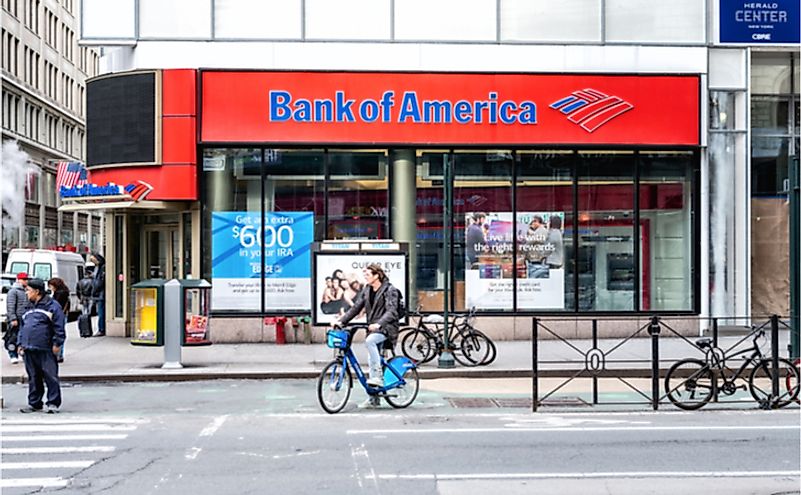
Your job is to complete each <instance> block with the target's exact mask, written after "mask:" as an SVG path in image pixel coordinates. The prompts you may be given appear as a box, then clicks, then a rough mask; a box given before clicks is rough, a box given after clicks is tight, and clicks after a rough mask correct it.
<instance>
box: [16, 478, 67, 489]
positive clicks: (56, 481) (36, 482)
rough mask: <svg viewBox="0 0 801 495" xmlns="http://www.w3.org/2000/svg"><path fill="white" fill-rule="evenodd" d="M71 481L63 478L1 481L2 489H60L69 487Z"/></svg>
mask: <svg viewBox="0 0 801 495" xmlns="http://www.w3.org/2000/svg"><path fill="white" fill-rule="evenodd" d="M67 483H69V480H65V479H63V478H15V479H7V478H4V479H2V480H0V488H22V487H26V486H42V487H47V488H50V487H59V486H67Z"/></svg>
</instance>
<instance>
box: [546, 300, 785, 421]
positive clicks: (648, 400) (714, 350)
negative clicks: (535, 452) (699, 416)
mask: <svg viewBox="0 0 801 495" xmlns="http://www.w3.org/2000/svg"><path fill="white" fill-rule="evenodd" d="M579 320H580V319H578V318H574V319H566V318H541V317H533V318H532V340H531V355H532V375H531V376H532V410H533V411H534V412H536V411H537V410H538V408H539V407H540V406H543V405H547V404H548V401H549V400H554V399H555V398H557V397H558V396H557V392H559V391H560V390H563V389H564V388H565V386H566V385H568V384H569V383H570V382H572V381H574V380H576V379H579V378H590V379H591V382H592V400H591V401H589V402H588V405H591V406H595V405H600V403H601V402H600V395H599V391H600V383H599V379H601V378H605V379H614V380H615V381H618V382H621V383H623V384H624V385H625V386H626V387H627V388H628V389H630V390H632V391H634V392H636V395H637V396H639V397H641V398H642V399H643V400H641V401H611V402H604V404H605V405H614V404H616V405H636V404H639V405H644V404H647V405H649V406H650V407H651V408H652V409H653V410H658V409H659V405H660V404H669V403H670V402H669V400H668V397H667V394H668V391H667V390H664V391H663V390H661V379H663V378H664V373H662V370H663V369H667V368H669V367H670V365H672V364H673V362H677V361H680V360H681V359H685V358H688V357H698V356H682V357H681V359H677V360H676V361H669V362H663V361H660V350H659V341H660V339H661V338H665V337H670V338H679V339H681V340H682V341H684V342H686V343H687V344H688V346H689V347H688V349H689V350H691V351H693V352H694V353H701V355H702V356H700V358H702V359H703V360H704V362H706V363H708V364H709V365H710V368H711V369H712V370H713V372H714V373H724V372H725V370H724V368H725V369H727V370H729V372H730V373H734V370H730V369H729V368H728V367H724V366H721V364H722V363H723V361H725V359H726V356H730V355H731V354H733V353H735V352H736V351H737V349H738V348H739V347H741V345H742V344H743V343H744V342H746V341H748V340H749V339H752V338H753V336H754V334H755V333H757V332H759V331H762V330H765V331H766V333H769V335H770V342H771V344H770V347H771V351H770V353H768V354H765V355H763V358H769V359H770V360H771V367H772V372H771V375H772V380H771V382H772V383H771V391H770V393H769V396H768V398H767V399H765V400H764V401H760V404H759V405H760V407H762V408H776V407H777V404H778V403H779V401H780V400H781V397H782V396H783V395H782V393H781V388H780V381H781V379H780V376H779V357H780V356H779V328H780V326H783V327H784V328H790V326H789V324H788V323H786V322H785V321H783V320H782V318H781V317H780V316H778V315H771V316H770V317H766V318H762V319H758V318H743V317H716V318H711V319H703V318H697V317H687V318H684V317H661V316H657V315H654V316H652V317H650V319H649V320H648V321H647V323H645V324H644V325H642V326H640V327H638V329H637V330H636V331H635V332H633V333H632V334H630V335H627V336H626V337H624V338H622V339H621V340H620V341H618V342H616V343H614V344H613V345H611V347H610V346H606V347H608V348H607V349H602V348H601V347H600V346H599V340H598V324H599V321H605V320H600V319H597V318H594V319H591V320H589V321H590V322H591V325H592V339H591V347H590V348H589V349H580V348H579V347H578V344H577V343H574V342H571V340H570V339H568V338H565V337H564V336H562V335H560V334H559V332H557V331H555V330H554V329H553V328H551V326H549V325H548V323H550V322H556V321H562V322H565V321H575V322H576V323H577V324H578V321H579ZM615 320H621V318H616V319H615ZM743 320H745V321H747V322H748V328H750V330H749V331H748V332H747V333H746V334H745V335H744V336H743V337H742V338H740V339H738V340H737V341H736V342H735V343H734V344H732V345H730V346H728V348H726V349H722V348H720V347H719V342H720V323H721V321H723V322H732V321H735V322H736V321H743ZM581 321H587V320H586V319H581ZM673 321H681V322H685V323H686V322H695V323H702V322H706V323H709V324H711V325H709V327H708V328H711V333H712V335H711V337H712V344H711V347H710V348H709V349H708V350H704V349H702V348H701V347H699V346H698V345H697V344H696V343H695V342H693V341H692V340H690V339H689V338H687V337H686V336H684V335H683V334H682V333H681V332H679V331H678V330H677V329H676V328H674V324H673V323H672V322H673ZM768 329H769V330H768ZM646 336H647V337H649V338H650V344H651V346H650V347H651V349H650V359H649V360H643V359H640V360H631V359H615V357H616V356H617V355H616V354H615V353H616V352H617V351H619V350H621V349H622V348H623V347H624V346H625V345H626V344H628V343H630V342H632V341H633V339H635V338H637V337H646ZM542 337H547V338H548V339H549V340H555V341H556V342H559V343H562V344H564V345H565V346H567V348H568V349H570V350H571V351H570V354H573V353H575V356H576V359H575V360H560V361H550V362H549V361H543V360H541V359H540V357H539V343H540V341H541V340H545V339H542ZM749 345H750V344H749ZM632 363H637V364H639V365H641V366H642V367H641V368H639V370H638V371H637V372H635V373H632V372H631V371H627V372H625V373H624V372H622V370H620V369H617V370H616V367H615V365H616V364H632ZM646 363H648V364H650V366H645V364H646ZM555 364H558V365H560V366H569V367H570V368H569V370H570V371H568V374H567V375H565V374H564V370H562V371H561V372H560V371H559V370H556V371H555V370H553V369H541V367H542V366H546V365H555ZM661 365H666V366H665V367H664V368H663V367H662V366H661ZM549 376H559V377H562V378H564V380H562V381H561V382H559V383H558V384H557V385H556V386H554V387H553V388H551V389H550V390H547V391H543V390H542V388H541V383H540V381H541V379H542V378H545V377H549ZM632 376H637V377H639V378H650V390H644V389H642V387H637V386H636V384H634V383H632V381H631V380H630V378H632ZM716 378H717V376H716ZM746 378H747V377H746ZM739 379H743V377H739ZM716 383H717V379H716V380H714V381H713V384H716ZM717 388H718V387H715V386H714V385H713V390H712V394H713V397H712V402H715V403H722V402H725V401H722V400H720V398H719V392H720V390H718V389H717ZM787 393H788V392H786V391H785V394H787ZM585 402H587V401H585ZM736 402H737V403H742V401H736Z"/></svg>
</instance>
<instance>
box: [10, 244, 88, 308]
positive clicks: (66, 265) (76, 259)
mask: <svg viewBox="0 0 801 495" xmlns="http://www.w3.org/2000/svg"><path fill="white" fill-rule="evenodd" d="M84 263H85V262H84V259H83V257H82V256H81V255H79V254H77V253H70V252H65V251H51V250H48V249H12V250H11V252H10V253H8V259H7V260H6V270H5V271H6V273H8V274H11V275H14V276H15V277H16V274H17V273H20V272H26V273H27V274H28V276H30V277H31V278H40V279H42V280H44V281H45V283H46V282H47V281H48V280H50V279H51V278H53V277H59V278H61V279H62V280H64V283H65V284H66V285H67V287H69V289H70V314H69V315H67V319H68V321H72V320H75V319H77V318H78V315H79V314H80V313H81V299H80V297H78V294H77V292H76V290H77V287H78V281H79V280H80V279H82V278H83V272H84ZM4 306H5V305H4Z"/></svg>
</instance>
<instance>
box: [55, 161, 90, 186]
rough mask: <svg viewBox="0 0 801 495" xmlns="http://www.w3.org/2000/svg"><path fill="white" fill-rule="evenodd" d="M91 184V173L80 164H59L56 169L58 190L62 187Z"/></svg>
mask: <svg viewBox="0 0 801 495" xmlns="http://www.w3.org/2000/svg"><path fill="white" fill-rule="evenodd" d="M87 182H89V172H88V171H87V170H86V167H84V166H83V164H82V163H79V162H58V164H57V168H56V189H61V186H65V187H72V186H82V185H84V184H86V183H87Z"/></svg>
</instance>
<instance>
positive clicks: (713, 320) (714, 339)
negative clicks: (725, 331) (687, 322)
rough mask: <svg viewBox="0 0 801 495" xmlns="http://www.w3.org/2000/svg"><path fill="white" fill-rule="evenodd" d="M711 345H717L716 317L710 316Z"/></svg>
mask: <svg viewBox="0 0 801 495" xmlns="http://www.w3.org/2000/svg"><path fill="white" fill-rule="evenodd" d="M712 346H713V347H717V346H718V317H717V316H716V317H714V318H712Z"/></svg>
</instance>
